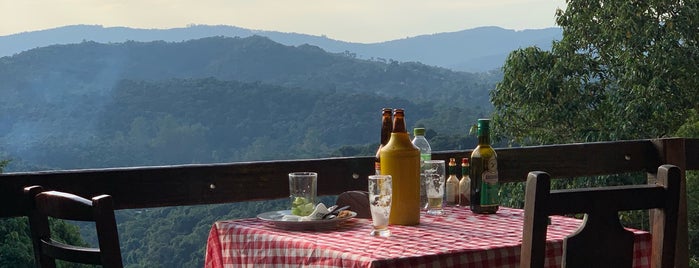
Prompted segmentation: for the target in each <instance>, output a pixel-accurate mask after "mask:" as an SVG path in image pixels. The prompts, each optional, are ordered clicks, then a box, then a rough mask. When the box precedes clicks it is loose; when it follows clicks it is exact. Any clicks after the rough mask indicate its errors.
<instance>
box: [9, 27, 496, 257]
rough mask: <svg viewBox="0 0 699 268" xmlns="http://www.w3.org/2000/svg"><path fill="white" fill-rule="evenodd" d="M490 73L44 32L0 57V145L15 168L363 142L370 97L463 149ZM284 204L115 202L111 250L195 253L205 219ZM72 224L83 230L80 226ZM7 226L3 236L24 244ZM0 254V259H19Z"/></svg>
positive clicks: (192, 158)
mask: <svg viewBox="0 0 699 268" xmlns="http://www.w3.org/2000/svg"><path fill="white" fill-rule="evenodd" d="M500 77H501V76H500V74H499V73H480V74H472V73H463V72H453V71H450V70H447V69H443V68H437V67H431V66H427V65H424V64H421V63H415V62H397V61H391V60H389V61H376V60H374V61H370V60H360V59H356V58H354V57H353V56H352V55H351V54H347V53H341V54H333V53H326V52H324V51H322V50H320V49H319V48H317V47H313V46H310V45H302V46H298V47H292V46H284V45H280V44H277V43H274V42H272V41H270V40H269V39H267V38H263V37H257V36H255V37H249V38H223V37H212V38H205V39H200V40H192V41H187V42H178V43H167V42H149V43H139V42H126V43H113V44H100V43H95V42H83V43H80V44H74V45H55V46H50V47H43V48H37V49H33V50H30V51H27V52H24V53H20V54H17V55H15V56H12V57H4V58H0V80H3V83H2V84H0V95H1V96H3V98H0V122H2V124H0V159H9V160H10V162H9V163H7V166H6V167H5V171H6V172H17V171H30V170H47V169H79V168H98V167H118V166H147V165H168V164H189V163H212V162H233V161H254V160H270V159H293V158H314V157H331V156H354V155H373V154H374V153H375V150H376V146H377V144H378V142H379V128H380V112H381V108H383V107H401V108H405V109H406V114H407V120H408V124H409V127H413V126H423V127H426V128H428V129H429V132H428V135H427V136H428V138H430V139H431V142H432V145H433V148H434V149H435V150H440V149H441V150H447V149H465V148H471V147H473V146H475V143H476V141H475V137H474V136H469V135H468V131H469V128H470V126H471V125H472V124H473V123H474V122H475V121H476V119H477V118H478V117H482V116H485V115H487V114H488V113H489V111H491V110H492V105H490V102H489V100H488V99H489V95H488V94H489V92H490V90H491V89H492V88H493V87H494V86H495V82H496V81H498V80H499V79H500ZM327 198H328V199H327V201H326V202H327V203H332V202H334V201H333V200H332V199H333V197H327ZM284 204H285V202H280V201H266V202H249V203H239V204H225V205H211V206H193V207H171V208H157V209H146V210H123V211H118V212H117V220H118V228H119V235H120V239H121V246H122V251H123V256H124V262H125V263H126V265H127V266H129V267H179V266H181V267H198V266H201V264H202V263H203V250H204V246H205V245H206V236H207V235H208V230H209V228H210V227H211V223H213V222H214V221H215V220H218V219H226V218H239V217H253V216H255V215H256V214H258V213H261V212H265V211H269V210H275V209H282V208H283V207H284ZM24 221H25V219H22V218H18V219H9V220H8V219H5V220H2V224H0V225H2V226H9V227H11V228H8V230H13V229H16V228H19V226H25V222H24ZM56 224H58V223H56ZM78 224H79V223H78ZM79 226H80V227H81V228H80V229H81V233H83V238H84V240H85V241H86V242H87V243H94V242H95V241H94V237H93V236H92V231H91V229H92V226H85V225H82V224H79ZM22 230H24V233H25V234H26V232H27V231H28V230H27V229H26V226H25V227H24V229H22ZM68 230H70V229H68ZM10 233H12V232H10ZM21 233H22V232H19V233H16V232H15V233H14V234H13V235H11V236H8V238H7V239H6V240H4V241H6V242H7V243H19V244H23V245H25V246H26V243H27V242H28V240H27V239H28V238H27V237H26V236H22V235H21ZM65 233H66V234H70V232H65ZM0 234H3V232H2V231H0ZM15 249H17V248H15ZM26 249H27V247H24V248H23V250H19V251H18V250H13V251H12V252H15V253H18V252H24V251H26ZM6 254H7V253H6ZM13 256H15V257H14V259H9V258H0V259H3V260H2V261H0V266H3V267H4V266H8V263H10V264H12V265H9V266H16V265H17V263H27V264H30V263H31V260H32V258H31V253H30V252H26V253H24V254H15V255H13Z"/></svg>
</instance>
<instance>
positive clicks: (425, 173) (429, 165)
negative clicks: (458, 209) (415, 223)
mask: <svg viewBox="0 0 699 268" xmlns="http://www.w3.org/2000/svg"><path fill="white" fill-rule="evenodd" d="M445 177H446V176H445V167H444V160H426V161H424V162H423V169H422V174H420V178H421V180H422V185H423V186H424V187H425V192H426V193H427V214H428V215H444V210H443V209H442V202H443V200H444V182H445V179H446V178H445Z"/></svg>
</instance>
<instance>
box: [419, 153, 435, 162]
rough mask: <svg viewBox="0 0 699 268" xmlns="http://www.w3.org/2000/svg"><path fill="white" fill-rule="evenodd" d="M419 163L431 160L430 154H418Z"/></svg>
mask: <svg viewBox="0 0 699 268" xmlns="http://www.w3.org/2000/svg"><path fill="white" fill-rule="evenodd" d="M420 160H421V161H427V160H432V154H420Z"/></svg>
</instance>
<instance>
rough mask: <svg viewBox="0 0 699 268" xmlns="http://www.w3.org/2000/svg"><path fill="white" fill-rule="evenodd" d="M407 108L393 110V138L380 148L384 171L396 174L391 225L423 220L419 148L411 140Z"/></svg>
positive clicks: (384, 173)
mask: <svg viewBox="0 0 699 268" xmlns="http://www.w3.org/2000/svg"><path fill="white" fill-rule="evenodd" d="M405 125H406V124H405V111H404V110H403V109H395V110H394V112H393V132H391V139H389V140H388V143H387V144H386V145H385V146H383V148H381V152H380V158H381V174H382V175H391V177H393V196H392V201H391V215H390V216H389V218H388V223H389V224H397V225H417V224H419V223H420V150H418V148H417V147H415V145H413V143H412V142H411V141H410V136H409V135H408V131H407V130H406V127H405Z"/></svg>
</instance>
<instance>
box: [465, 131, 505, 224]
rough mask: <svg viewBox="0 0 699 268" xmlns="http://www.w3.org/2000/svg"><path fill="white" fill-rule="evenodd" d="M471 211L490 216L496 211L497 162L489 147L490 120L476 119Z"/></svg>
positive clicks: (471, 174) (472, 155)
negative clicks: (476, 130) (476, 142)
mask: <svg viewBox="0 0 699 268" xmlns="http://www.w3.org/2000/svg"><path fill="white" fill-rule="evenodd" d="M470 177H471V205H470V207H471V210H472V211H473V212H474V213H479V214H490V213H495V212H497V211H498V208H499V205H500V199H499V197H498V191H499V184H498V160H497V154H495V150H493V148H492V147H490V119H478V146H476V148H475V149H473V152H472V153H471V170H470Z"/></svg>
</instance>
